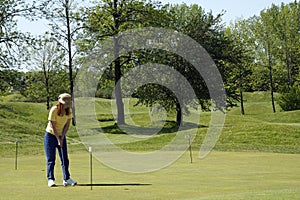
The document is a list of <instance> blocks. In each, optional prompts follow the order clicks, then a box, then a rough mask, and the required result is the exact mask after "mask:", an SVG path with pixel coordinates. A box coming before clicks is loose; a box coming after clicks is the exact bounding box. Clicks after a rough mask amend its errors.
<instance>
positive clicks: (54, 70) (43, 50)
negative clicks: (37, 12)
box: [26, 37, 68, 109]
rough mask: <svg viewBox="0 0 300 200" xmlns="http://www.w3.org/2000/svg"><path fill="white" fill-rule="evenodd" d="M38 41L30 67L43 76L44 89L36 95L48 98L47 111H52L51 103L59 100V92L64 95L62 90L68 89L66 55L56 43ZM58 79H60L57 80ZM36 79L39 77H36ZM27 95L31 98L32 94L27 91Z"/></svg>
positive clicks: (46, 39) (47, 40) (41, 78)
mask: <svg viewBox="0 0 300 200" xmlns="http://www.w3.org/2000/svg"><path fill="white" fill-rule="evenodd" d="M36 41H37V42H36V43H35V45H34V46H33V48H32V50H31V54H32V56H31V63H30V66H31V70H33V71H35V72H36V73H34V74H36V75H37V74H39V75H43V76H41V77H40V81H41V82H42V86H43V87H44V88H43V89H42V88H41V89H39V90H37V91H35V93H42V92H43V94H42V95H41V96H46V105H47V109H50V101H51V100H57V97H58V95H59V92H60V93H62V92H64V91H62V90H64V89H65V88H68V86H67V85H66V84H65V83H66V78H65V77H64V76H65V74H66V69H65V67H64V62H65V55H64V51H63V49H62V47H61V46H59V45H58V44H57V43H56V42H55V41H49V39H48V38H47V37H44V38H40V39H39V40H36ZM59 72H60V73H59ZM56 77H59V78H58V79H57V78H56ZM34 78H37V77H36V76H34ZM58 80H60V81H59V82H57V81H58ZM58 83H59V84H58ZM31 84H35V83H31ZM62 86H64V87H62ZM37 87H40V86H37ZM59 88H61V89H59ZM31 92H33V91H31ZM26 93H27V96H29V93H30V92H29V91H27V92H26ZM45 94H46V95H45ZM42 99H44V98H42Z"/></svg>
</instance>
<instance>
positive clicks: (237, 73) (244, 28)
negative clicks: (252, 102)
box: [226, 20, 254, 115]
mask: <svg viewBox="0 0 300 200" xmlns="http://www.w3.org/2000/svg"><path fill="white" fill-rule="evenodd" d="M248 27H249V21H248V20H239V21H237V22H235V23H234V24H231V26H230V27H228V28H227V31H226V36H227V37H228V38H229V39H230V40H231V42H230V44H231V45H230V47H229V48H227V49H228V53H229V59H228V60H227V62H226V65H228V67H231V68H233V69H232V74H231V76H228V77H227V78H228V79H229V80H228V79H227V81H226V82H227V83H229V84H230V86H229V87H231V88H236V89H237V90H238V93H239V101H240V103H241V114H242V115H244V114H245V109H244V98H243V91H251V90H252V87H251V81H250V75H252V69H251V66H252V65H253V62H254V57H253V51H254V48H253V45H248V44H249V43H251V42H252V40H253V38H251V37H249V35H250V33H249V31H251V30H249V28H248ZM246 83H248V84H246Z"/></svg>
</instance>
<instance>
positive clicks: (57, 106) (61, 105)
mask: <svg viewBox="0 0 300 200" xmlns="http://www.w3.org/2000/svg"><path fill="white" fill-rule="evenodd" d="M56 108H57V115H58V116H60V115H61V114H62V110H63V108H64V104H62V103H60V102H57V104H56ZM65 113H66V115H70V114H71V108H69V107H68V108H65Z"/></svg>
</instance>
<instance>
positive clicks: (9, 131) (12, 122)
mask: <svg viewBox="0 0 300 200" xmlns="http://www.w3.org/2000/svg"><path fill="white" fill-rule="evenodd" d="M11 99H14V98H13V97H12V96H10V97H5V98H0V135H1V138H2V140H1V143H0V154H1V155H2V156H5V155H6V156H9V155H10V156H11V155H13V154H14V151H13V149H14V147H15V141H16V140H17V139H18V141H19V142H20V147H21V151H20V152H21V153H23V154H41V153H43V147H42V143H43V135H44V129H45V126H46V123H47V113H48V111H47V110H46V107H45V105H44V104H39V103H24V102H12V101H11ZM245 101H246V102H245V111H246V115H245V116H241V115H240V108H233V109H231V110H230V111H229V112H228V113H227V116H226V122H225V124H224V129H223V132H222V135H221V137H220V139H219V141H218V143H217V145H216V147H215V149H216V150H222V151H244V150H247V151H249V150H251V151H270V152H287V153H300V129H299V126H300V121H299V119H300V111H293V112H280V110H279V107H277V109H278V110H279V111H278V112H276V113H272V109H271V103H270V101H269V95H268V94H267V93H246V94H245ZM133 103H134V102H133ZM133 103H131V105H132V104H133ZM110 106H111V104H110V101H109V100H103V99H99V100H97V101H96V111H97V118H98V119H99V121H100V125H101V127H102V128H103V129H104V130H105V131H106V132H108V133H107V136H108V137H109V138H111V139H112V140H114V141H121V142H120V143H121V144H120V146H121V147H122V148H125V149H128V150H142V151H144V150H154V149H160V148H161V147H162V146H164V145H165V144H166V143H168V142H169V141H170V140H171V139H172V138H173V137H174V134H176V132H174V131H176V127H174V126H173V123H167V124H166V126H165V128H164V129H163V130H162V132H163V133H162V134H158V135H156V136H155V137H152V138H151V139H148V140H144V141H137V142H130V143H126V142H124V141H127V138H128V136H127V135H126V134H111V133H122V132H121V130H119V129H118V128H117V127H116V126H115V125H114V123H115V122H114V121H113V117H112V114H111V107H110ZM131 112H133V114H132V118H133V120H134V121H135V123H136V124H138V125H140V126H143V125H147V124H149V120H150V119H149V116H148V111H147V109H146V108H143V107H134V108H133V109H132V111H131ZM169 119H174V117H172V116H169ZM209 120H210V115H209V113H202V115H201V122H200V123H201V126H202V127H201V128H199V131H198V135H197V137H196V139H195V140H194V142H193V147H194V148H195V149H199V147H200V145H201V143H202V141H203V139H204V137H205V134H206V131H207V126H208V124H209ZM68 138H69V140H68V141H69V143H70V144H72V145H73V147H74V148H75V149H78V148H80V149H83V146H82V145H75V144H78V142H79V141H80V138H79V137H78V134H77V132H76V129H75V128H74V127H71V129H70V131H69V132H68ZM74 148H71V149H74Z"/></svg>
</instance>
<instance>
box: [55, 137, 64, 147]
mask: <svg viewBox="0 0 300 200" xmlns="http://www.w3.org/2000/svg"><path fill="white" fill-rule="evenodd" d="M63 140H64V137H63V136H58V139H57V142H58V146H60V147H61V148H62V147H63Z"/></svg>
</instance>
